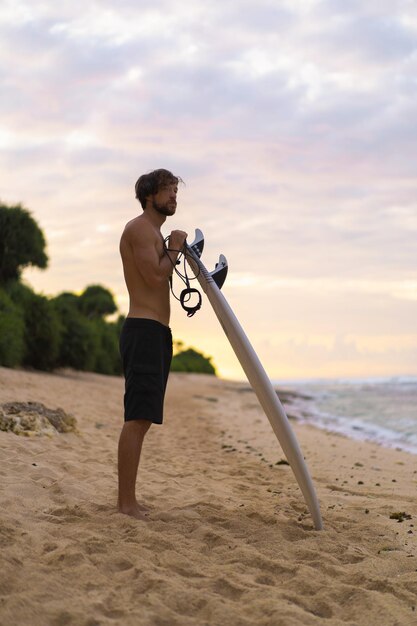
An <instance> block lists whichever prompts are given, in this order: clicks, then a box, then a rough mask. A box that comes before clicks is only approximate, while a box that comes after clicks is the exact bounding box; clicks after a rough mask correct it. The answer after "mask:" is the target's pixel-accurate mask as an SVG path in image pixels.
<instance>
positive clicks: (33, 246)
mask: <svg viewBox="0 0 417 626" xmlns="http://www.w3.org/2000/svg"><path fill="white" fill-rule="evenodd" d="M45 246H46V242H45V237H44V235H43V232H42V231H41V229H40V228H39V226H38V225H37V223H36V222H35V220H34V219H33V217H32V216H31V214H30V213H29V211H27V210H26V209H24V208H23V207H22V206H21V205H20V204H17V205H14V206H7V205H5V204H0V284H3V285H4V284H6V283H7V282H8V281H9V280H18V279H19V278H20V275H21V272H22V270H23V269H24V268H25V267H27V266H29V265H32V266H36V267H39V268H41V269H45V268H46V267H47V265H48V257H47V255H46V252H45Z"/></svg>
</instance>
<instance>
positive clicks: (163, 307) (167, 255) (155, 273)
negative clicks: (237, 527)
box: [118, 169, 187, 520]
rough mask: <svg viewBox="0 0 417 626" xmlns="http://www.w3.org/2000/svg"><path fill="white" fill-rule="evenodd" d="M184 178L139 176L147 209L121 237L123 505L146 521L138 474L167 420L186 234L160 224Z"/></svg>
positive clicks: (172, 207)
mask: <svg viewBox="0 0 417 626" xmlns="http://www.w3.org/2000/svg"><path fill="white" fill-rule="evenodd" d="M180 180H181V179H179V178H177V177H176V176H174V175H173V174H172V173H171V172H169V171H167V170H164V169H159V170H155V171H153V172H150V173H149V174H144V175H143V176H141V177H140V178H139V180H138V181H137V183H136V185H135V191H136V198H137V199H138V200H139V202H140V204H141V206H142V208H143V213H142V215H139V216H138V217H135V218H134V219H133V220H131V221H130V222H128V224H127V225H126V227H125V229H124V232H123V235H122V238H121V241H120V254H121V257H122V262H123V271H124V276H125V281H126V286H127V289H128V292H129V299H130V306H129V313H128V316H127V318H126V320H125V323H124V325H123V329H122V332H121V336H120V353H121V356H122V360H123V371H124V376H125V395H124V408H125V416H124V418H125V422H124V425H123V428H122V432H121V434H120V439H119V450H118V471H119V498H118V508H119V511H120V512H121V513H125V514H126V515H131V516H132V517H136V518H137V519H141V520H143V519H146V518H145V516H144V512H145V511H146V507H144V506H143V505H142V504H140V503H139V502H138V501H137V500H136V492H135V487H136V476H137V471H138V467H139V459H140V454H141V450H142V443H143V440H144V437H145V435H146V433H147V431H148V430H149V428H150V426H151V424H152V423H154V424H162V420H163V402H164V395H165V388H166V384H167V380H168V374H169V368H170V364H171V359H172V336H171V331H170V329H169V317H170V303H169V293H170V289H169V277H170V276H171V274H172V271H173V268H174V266H175V263H176V260H177V257H178V254H179V251H180V250H182V248H183V246H184V242H185V240H186V237H187V233H185V232H183V231H182V230H173V231H172V232H171V234H170V237H169V242H168V246H167V247H165V246H164V240H163V237H162V235H161V226H162V224H163V223H164V222H165V220H166V218H167V217H169V216H171V215H174V213H175V211H176V208H177V191H178V182H179V181H180Z"/></svg>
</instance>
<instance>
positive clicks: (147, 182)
mask: <svg viewBox="0 0 417 626" xmlns="http://www.w3.org/2000/svg"><path fill="white" fill-rule="evenodd" d="M179 182H181V183H182V182H183V180H182V179H181V178H180V177H179V176H174V174H173V173H172V172H170V171H169V170H164V169H159V170H154V171H153V172H149V173H148V174H142V176H140V177H139V178H138V180H137V181H136V184H135V197H136V198H137V199H138V200H139V202H140V203H141V205H142V208H143V209H144V208H145V207H146V198H147V197H148V196H153V195H155V194H156V193H158V191H160V190H161V189H163V188H164V187H168V186H169V185H178V183H179Z"/></svg>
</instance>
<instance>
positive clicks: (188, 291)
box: [164, 237, 202, 317]
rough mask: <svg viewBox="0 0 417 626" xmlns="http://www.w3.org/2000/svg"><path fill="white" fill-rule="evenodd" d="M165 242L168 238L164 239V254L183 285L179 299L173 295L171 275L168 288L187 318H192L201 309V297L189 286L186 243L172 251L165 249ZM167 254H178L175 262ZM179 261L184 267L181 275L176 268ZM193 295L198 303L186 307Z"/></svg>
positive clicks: (171, 249)
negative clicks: (196, 296)
mask: <svg viewBox="0 0 417 626" xmlns="http://www.w3.org/2000/svg"><path fill="white" fill-rule="evenodd" d="M167 241H169V237H166V238H165V239H164V252H165V253H166V255H167V256H168V258H169V260H170V261H171V263H172V267H173V270H174V272H175V273H176V275H177V276H178V277H179V278H180V280H182V282H183V283H184V284H185V289H183V290H182V291H181V293H180V297H179V298H178V296H176V295H175V293H174V289H173V286H172V275H171V276H170V277H169V284H170V287H171V293H172V295H173V296H174V298H175V299H176V300H178V301H179V302H180V304H181V306H182V308H183V309H184V311H185V312H186V313H187V317H192V316H193V315H194V314H195V313H197V311H198V310H199V309H200V308H201V302H202V297H201V293H200V292H199V291H198V289H195V288H193V287H191V285H190V278H189V277H188V273H187V265H186V258H187V245H186V243H184V246H183V248H182V250H174V249H173V248H167V245H166V243H167ZM168 252H178V253H179V254H178V258H177V260H176V261H175V262H174V261H173V260H172V259H171V257H170V256H169V254H168ZM181 260H183V264H184V266H183V273H181V272H180V271H179V269H178V268H177V266H178V265H181ZM196 278H197V277H196V276H194V277H193V278H192V279H191V280H195V279H196ZM193 294H197V295H198V302H197V304H196V305H194V306H188V305H187V304H186V303H187V302H189V301H190V299H191V297H192V295H193Z"/></svg>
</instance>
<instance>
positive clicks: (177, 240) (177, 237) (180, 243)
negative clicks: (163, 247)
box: [168, 230, 187, 251]
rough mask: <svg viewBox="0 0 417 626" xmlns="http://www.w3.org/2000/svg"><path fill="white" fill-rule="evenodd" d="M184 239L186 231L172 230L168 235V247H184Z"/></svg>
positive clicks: (179, 248) (178, 248) (174, 248)
mask: <svg viewBox="0 0 417 626" xmlns="http://www.w3.org/2000/svg"><path fill="white" fill-rule="evenodd" d="M186 239H187V233H185V232H184V231H183V230H173V231H172V232H171V234H170V236H169V244H168V248H169V249H170V250H177V251H181V250H182V249H183V247H184V243H185V240H186Z"/></svg>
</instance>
